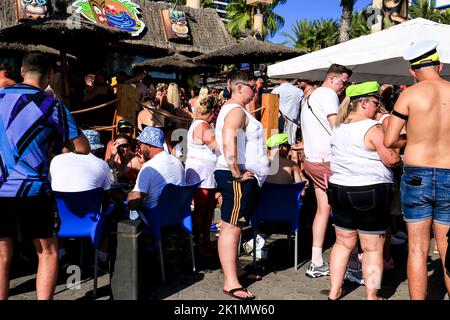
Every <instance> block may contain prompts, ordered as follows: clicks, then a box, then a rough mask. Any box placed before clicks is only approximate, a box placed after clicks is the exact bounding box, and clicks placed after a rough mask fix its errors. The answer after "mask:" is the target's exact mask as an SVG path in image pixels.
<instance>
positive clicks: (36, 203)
mask: <svg viewBox="0 0 450 320" xmlns="http://www.w3.org/2000/svg"><path fill="white" fill-rule="evenodd" d="M0 208H1V214H0V238H10V237H12V238H15V237H17V239H19V241H23V240H33V239H49V238H53V237H55V236H56V235H57V232H58V229H59V225H60V222H59V216H58V213H57V211H56V206H55V201H54V198H53V196H51V195H47V194H43V195H38V196H34V197H24V198H3V197H0Z"/></svg>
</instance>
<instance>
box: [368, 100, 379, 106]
mask: <svg viewBox="0 0 450 320" xmlns="http://www.w3.org/2000/svg"><path fill="white" fill-rule="evenodd" d="M369 101H370V102H372V103H373V104H374V105H375V106H376V107H379V106H380V101H379V100H372V99H369Z"/></svg>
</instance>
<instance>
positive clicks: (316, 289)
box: [10, 234, 448, 300]
mask: <svg viewBox="0 0 450 320" xmlns="http://www.w3.org/2000/svg"><path fill="white" fill-rule="evenodd" d="M247 236H248V234H247ZM213 238H215V237H214V236H213ZM306 238H307V237H306ZM332 241H333V239H329V242H332ZM186 243H188V242H186V239H185V238H184V237H183V236H181V235H175V236H173V237H172V240H166V241H165V242H164V247H165V261H166V270H167V283H166V284H165V285H164V286H163V285H162V284H161V281H160V276H159V275H160V273H159V263H158V259H157V256H156V255H155V254H147V259H146V260H147V261H146V263H147V264H146V265H145V266H144V270H146V274H147V277H146V278H147V279H146V280H143V281H142V284H143V287H145V288H144V289H145V290H144V292H143V295H142V296H143V299H152V300H160V299H169V300H185V299H188V300H227V299H229V297H227V296H225V295H224V294H223V293H222V281H223V273H222V272H221V270H220V265H219V262H218V259H217V257H212V258H209V259H203V260H201V259H200V260H198V261H197V266H198V269H199V272H198V274H196V275H193V274H192V273H191V272H190V271H189V269H190V258H189V252H188V250H187V246H186V245H185V244H186ZM268 243H269V244H268V247H269V252H268V259H267V260H263V261H258V263H257V269H258V271H259V272H260V273H261V274H262V275H263V276H264V278H263V280H262V281H259V282H254V283H249V282H247V283H244V284H245V285H248V286H249V289H250V290H251V291H252V292H253V293H254V294H256V295H257V299H262V300H265V299H272V300H326V299H327V294H328V290H329V277H322V278H317V279H310V278H308V277H306V276H305V270H306V268H307V265H308V262H309V261H308V255H307V252H308V251H309V244H308V243H307V242H306V241H305V240H304V239H301V241H300V248H299V251H300V259H299V260H300V264H299V269H298V270H295V269H294V268H293V260H294V259H293V254H291V255H288V252H287V240H286V238H285V235H281V234H274V235H272V236H271V238H270V240H269V241H268ZM406 250H407V249H406V246H405V245H402V246H395V247H393V257H394V260H395V262H396V268H395V269H394V270H390V271H386V272H385V275H384V279H383V284H382V290H381V293H382V295H384V296H385V297H387V298H389V299H393V300H406V299H408V297H409V296H408V288H407V280H406V270H405V268H406V267H405V261H406ZM330 251H331V249H330V248H328V249H327V250H326V251H325V257H326V259H327V260H328V258H329V254H330ZM86 260H89V259H86ZM240 260H241V263H242V265H243V267H246V266H247V267H248V266H249V265H251V261H252V258H251V256H250V255H242V256H241V259H240ZM89 262H90V261H87V262H86V263H87V264H88V265H89ZM102 267H104V266H102ZM34 268H35V261H33V259H31V261H28V262H26V261H25V260H23V259H22V258H17V259H16V261H15V263H14V265H13V272H12V280H11V290H10V299H12V300H20V299H34V297H35V284H34V283H35V276H34V275H32V272H33V270H35V269H34ZM428 268H429V297H428V298H429V299H430V300H445V299H448V297H447V296H446V290H445V288H444V285H443V276H442V267H441V263H440V260H439V258H438V256H436V255H434V254H433V253H432V252H430V256H429V264H428ZM87 269H90V268H87ZM69 280H70V279H69ZM66 281H67V275H66V274H64V273H61V274H60V279H59V281H58V286H57V289H56V295H55V299H56V300H76V299H90V295H91V293H92V292H91V290H92V286H93V281H92V274H91V273H90V272H87V274H86V275H84V276H83V281H82V283H81V286H80V289H77V290H69V289H67V285H66ZM109 283H110V274H109V273H105V272H102V273H101V276H100V277H99V285H98V287H99V290H98V299H100V300H107V299H110V286H109ZM345 287H346V291H347V292H348V294H347V295H346V296H345V297H344V299H349V300H362V299H364V286H359V285H355V284H353V283H350V282H346V283H345Z"/></svg>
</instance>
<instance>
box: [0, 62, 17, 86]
mask: <svg viewBox="0 0 450 320" xmlns="http://www.w3.org/2000/svg"><path fill="white" fill-rule="evenodd" d="M9 71H10V70H9V68H8V66H5V65H0V88H4V87H9V86H12V85H13V84H16V82H15V81H14V80H13V79H11V78H9Z"/></svg>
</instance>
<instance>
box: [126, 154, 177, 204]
mask: <svg viewBox="0 0 450 320" xmlns="http://www.w3.org/2000/svg"><path fill="white" fill-rule="evenodd" d="M169 183H172V184H175V185H184V184H185V178H184V167H183V164H182V163H181V161H180V160H178V159H177V158H175V157H174V156H172V155H170V154H168V153H167V152H165V151H162V152H160V153H158V154H157V155H156V156H154V157H153V158H152V159H150V160H149V161H147V162H146V163H145V164H144V166H143V167H142V169H141V171H139V174H138V177H137V180H136V185H135V187H134V189H133V191H137V192H143V193H146V194H147V196H146V197H145V200H144V203H143V206H144V207H145V208H147V209H151V208H153V207H155V206H156V205H157V204H158V198H159V196H160V194H161V191H162V189H163V188H164V187H165V186H166V185H167V184H169Z"/></svg>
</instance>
